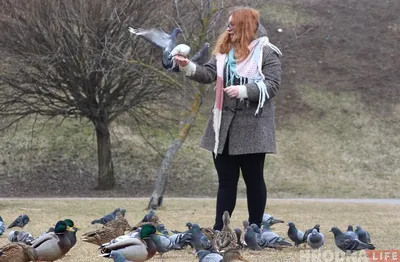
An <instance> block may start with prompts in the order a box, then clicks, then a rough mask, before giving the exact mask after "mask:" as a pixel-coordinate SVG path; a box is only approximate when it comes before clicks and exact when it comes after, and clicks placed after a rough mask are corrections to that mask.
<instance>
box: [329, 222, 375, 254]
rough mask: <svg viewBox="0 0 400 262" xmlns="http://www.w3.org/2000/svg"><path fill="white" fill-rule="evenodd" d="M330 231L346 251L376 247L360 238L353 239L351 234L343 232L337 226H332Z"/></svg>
mask: <svg viewBox="0 0 400 262" xmlns="http://www.w3.org/2000/svg"><path fill="white" fill-rule="evenodd" d="M330 232H332V233H333V235H334V236H335V244H336V246H337V247H338V248H339V249H340V250H342V251H344V252H346V253H353V252H354V251H357V250H363V249H371V250H373V249H375V247H374V246H373V245H371V244H366V243H363V242H361V241H360V240H358V239H353V238H352V237H351V236H349V235H345V234H343V233H342V231H340V229H339V228H337V227H332V228H331V230H330Z"/></svg>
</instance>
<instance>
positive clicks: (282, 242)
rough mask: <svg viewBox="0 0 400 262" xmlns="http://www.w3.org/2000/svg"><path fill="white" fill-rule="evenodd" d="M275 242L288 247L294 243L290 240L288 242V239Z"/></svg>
mask: <svg viewBox="0 0 400 262" xmlns="http://www.w3.org/2000/svg"><path fill="white" fill-rule="evenodd" d="M275 244H278V245H279V246H282V247H283V246H286V247H292V246H293V245H292V243H290V242H287V241H286V240H283V239H282V240H279V241H277V242H276V243H275Z"/></svg>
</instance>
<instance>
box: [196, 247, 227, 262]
mask: <svg viewBox="0 0 400 262" xmlns="http://www.w3.org/2000/svg"><path fill="white" fill-rule="evenodd" d="M196 254H197V256H198V257H199V262H220V261H222V260H223V257H222V256H221V255H220V254H218V253H214V252H211V251H209V250H199V251H197V253H196Z"/></svg>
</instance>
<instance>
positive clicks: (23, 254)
mask: <svg viewBox="0 0 400 262" xmlns="http://www.w3.org/2000/svg"><path fill="white" fill-rule="evenodd" d="M32 260H33V261H36V260H37V256H36V253H35V250H34V249H33V248H32V247H31V246H28V245H27V244H25V243H22V242H13V243H10V244H7V245H5V246H3V247H1V248H0V262H29V261H32Z"/></svg>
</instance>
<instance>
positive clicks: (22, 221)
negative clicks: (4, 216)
mask: <svg viewBox="0 0 400 262" xmlns="http://www.w3.org/2000/svg"><path fill="white" fill-rule="evenodd" d="M28 223H29V217H28V216H27V215H25V214H22V215H19V216H18V217H17V218H16V219H15V220H14V222H12V223H11V224H10V225H9V226H8V227H7V228H13V227H20V228H24V226H26V224H28Z"/></svg>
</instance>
